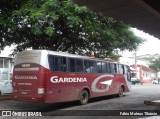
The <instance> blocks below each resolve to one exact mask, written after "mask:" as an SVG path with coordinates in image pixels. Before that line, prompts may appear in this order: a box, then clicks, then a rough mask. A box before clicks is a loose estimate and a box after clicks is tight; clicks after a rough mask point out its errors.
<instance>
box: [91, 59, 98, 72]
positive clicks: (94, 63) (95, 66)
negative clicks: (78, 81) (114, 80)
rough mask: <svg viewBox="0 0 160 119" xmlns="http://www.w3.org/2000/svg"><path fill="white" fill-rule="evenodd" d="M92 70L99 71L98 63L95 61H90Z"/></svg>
mask: <svg viewBox="0 0 160 119" xmlns="http://www.w3.org/2000/svg"><path fill="white" fill-rule="evenodd" d="M90 71H91V73H96V72H97V64H96V62H95V61H90Z"/></svg>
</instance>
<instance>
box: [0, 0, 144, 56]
mask: <svg viewBox="0 0 160 119" xmlns="http://www.w3.org/2000/svg"><path fill="white" fill-rule="evenodd" d="M0 28H1V30H0V39H1V40H0V46H1V49H3V48H4V47H5V46H6V45H11V44H16V45H17V49H16V52H17V51H21V50H24V49H26V48H28V47H32V48H33V49H48V50H54V51H68V52H70V53H77V54H93V53H94V55H95V56H96V57H108V56H109V55H110V56H113V54H114V55H115V54H118V53H117V52H115V51H117V50H120V51H123V50H126V49H128V50H130V51H132V50H134V49H135V48H136V47H137V46H138V45H139V44H140V43H141V42H143V40H142V39H140V38H138V37H137V36H135V35H134V34H133V32H132V31H131V30H130V29H129V26H128V25H126V24H124V23H123V22H119V21H115V20H114V19H113V18H107V17H104V16H103V15H101V14H97V13H93V12H91V11H89V10H88V9H87V8H86V7H83V6H82V7H81V6H78V5H76V4H74V3H73V2H72V1H71V0H16V1H13V0H2V1H1V4H0Z"/></svg>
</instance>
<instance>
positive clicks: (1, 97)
mask: <svg viewBox="0 0 160 119" xmlns="http://www.w3.org/2000/svg"><path fill="white" fill-rule="evenodd" d="M11 99H12V96H11V95H3V96H0V101H3V100H11Z"/></svg>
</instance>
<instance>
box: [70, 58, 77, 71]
mask: <svg viewBox="0 0 160 119" xmlns="http://www.w3.org/2000/svg"><path fill="white" fill-rule="evenodd" d="M69 71H70V72H75V71H76V67H75V59H73V58H69Z"/></svg>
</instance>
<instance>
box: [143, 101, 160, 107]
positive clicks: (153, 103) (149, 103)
mask: <svg viewBox="0 0 160 119" xmlns="http://www.w3.org/2000/svg"><path fill="white" fill-rule="evenodd" d="M144 104H146V105H154V106H160V100H153V101H146V100H145V101H144Z"/></svg>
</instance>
